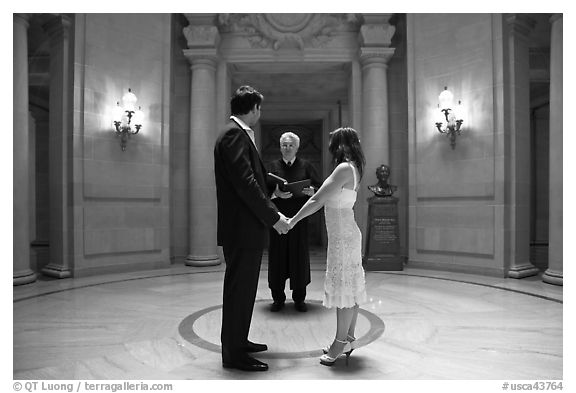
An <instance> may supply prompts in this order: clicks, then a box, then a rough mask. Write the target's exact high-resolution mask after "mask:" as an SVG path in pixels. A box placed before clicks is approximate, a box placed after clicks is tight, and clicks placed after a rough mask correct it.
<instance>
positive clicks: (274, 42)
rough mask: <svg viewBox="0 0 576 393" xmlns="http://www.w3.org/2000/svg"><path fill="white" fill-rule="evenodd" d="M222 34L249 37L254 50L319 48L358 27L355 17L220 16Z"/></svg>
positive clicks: (352, 15)
mask: <svg viewBox="0 0 576 393" xmlns="http://www.w3.org/2000/svg"><path fill="white" fill-rule="evenodd" d="M218 22H219V27H220V30H221V31H222V32H231V33H236V34H242V35H245V36H246V37H247V39H248V41H249V42H250V45H251V46H252V47H253V48H272V49H274V50H278V49H280V48H283V47H288V48H290V47H295V48H298V49H300V50H302V49H304V48H305V47H313V48H318V47H322V46H324V45H325V44H326V43H327V42H329V41H330V40H331V39H332V36H333V34H334V33H336V32H338V31H346V29H348V30H350V29H351V28H354V27H355V26H356V25H358V23H359V19H358V18H357V17H356V15H355V14H219V16H218ZM356 30H357V27H356Z"/></svg>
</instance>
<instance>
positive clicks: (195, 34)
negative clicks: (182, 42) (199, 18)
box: [182, 25, 220, 49]
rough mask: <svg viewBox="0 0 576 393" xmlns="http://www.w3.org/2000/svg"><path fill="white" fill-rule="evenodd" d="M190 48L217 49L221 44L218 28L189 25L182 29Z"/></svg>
mask: <svg viewBox="0 0 576 393" xmlns="http://www.w3.org/2000/svg"><path fill="white" fill-rule="evenodd" d="M182 32H183V33H184V37H186V41H187V42H188V48H191V49H192V48H217V47H218V44H219V43H220V33H219V32H218V27H216V26H214V25H199V26H197V25H188V26H186V27H185V28H184V29H182Z"/></svg>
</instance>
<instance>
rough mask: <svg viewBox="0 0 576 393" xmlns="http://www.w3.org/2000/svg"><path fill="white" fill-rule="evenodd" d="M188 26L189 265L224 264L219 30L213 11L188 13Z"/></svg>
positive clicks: (187, 260)
mask: <svg viewBox="0 0 576 393" xmlns="http://www.w3.org/2000/svg"><path fill="white" fill-rule="evenodd" d="M187 18H188V20H189V21H190V25H189V26H187V27H186V28H184V35H185V36H186V39H187V40H188V48H189V49H186V50H184V55H185V56H186V58H187V59H188V61H189V62H190V64H191V70H192V80H191V86H190V94H191V98H190V153H189V154H190V170H189V176H190V180H189V184H190V194H189V198H190V204H189V212H190V213H189V214H190V217H189V226H190V231H189V233H190V240H189V255H188V257H187V258H186V265H189V266H211V265H218V264H220V258H219V256H218V253H217V244H216V243H217V241H216V223H217V206H216V184H215V181H214V153H213V152H214V142H215V140H216V136H217V133H218V132H217V125H216V124H217V123H216V107H217V104H216V69H217V68H218V56H217V46H218V43H219V33H218V29H217V27H216V26H213V25H211V22H212V20H213V19H214V18H212V17H210V16H209V15H206V14H204V15H198V16H195V15H187Z"/></svg>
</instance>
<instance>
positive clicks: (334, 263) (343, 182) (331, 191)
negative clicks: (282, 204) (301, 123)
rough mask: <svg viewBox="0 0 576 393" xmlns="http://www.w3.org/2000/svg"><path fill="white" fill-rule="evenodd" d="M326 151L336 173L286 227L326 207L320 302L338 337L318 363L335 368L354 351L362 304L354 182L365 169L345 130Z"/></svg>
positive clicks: (336, 133)
mask: <svg viewBox="0 0 576 393" xmlns="http://www.w3.org/2000/svg"><path fill="white" fill-rule="evenodd" d="M328 150H329V151H330V153H331V154H332V163H333V164H334V166H335V168H334V170H333V172H332V173H331V174H330V176H328V178H327V179H326V180H325V181H324V183H323V184H322V186H321V187H320V188H319V189H318V191H317V192H316V193H315V194H314V195H313V196H312V197H311V198H310V199H309V200H308V202H306V204H305V205H304V206H302V208H301V209H300V211H299V212H298V213H296V215H295V216H294V217H292V218H291V219H290V220H289V224H290V228H292V227H293V226H294V225H296V224H297V223H298V221H300V220H302V219H303V218H305V217H307V216H309V215H311V214H313V213H315V212H316V211H318V210H320V209H321V208H322V207H324V213H325V216H326V229H327V232H328V250H327V260H326V276H325V280H324V300H323V302H322V304H323V305H324V306H325V307H327V308H334V307H335V308H336V337H335V339H334V341H333V342H332V344H331V345H330V346H329V347H327V348H325V349H324V355H323V356H322V357H321V358H320V363H322V364H323V365H326V366H331V365H333V364H334V362H335V361H336V359H338V357H339V356H340V355H342V354H345V355H346V363H347V362H348V357H349V356H350V354H351V353H352V350H353V349H354V346H355V345H354V344H355V343H354V340H355V337H354V329H355V328H356V319H357V318H358V305H359V304H361V303H362V302H364V301H365V300H366V285H365V280H364V269H363V268H362V250H361V246H362V235H361V233H360V229H359V228H358V225H357V224H356V220H355V219H354V211H353V210H352V208H353V207H354V203H355V202H356V196H357V190H358V183H359V182H360V179H361V178H362V173H363V170H364V166H365V159H364V154H363V152H362V147H361V146H360V140H359V138H358V133H357V132H356V130H354V129H353V128H349V127H344V128H338V129H337V130H335V131H333V132H331V133H330V145H329V147H328Z"/></svg>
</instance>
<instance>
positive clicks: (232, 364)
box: [222, 355, 268, 371]
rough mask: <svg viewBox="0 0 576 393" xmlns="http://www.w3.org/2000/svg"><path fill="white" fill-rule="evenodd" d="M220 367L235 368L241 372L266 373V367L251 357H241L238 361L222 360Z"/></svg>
mask: <svg viewBox="0 0 576 393" xmlns="http://www.w3.org/2000/svg"><path fill="white" fill-rule="evenodd" d="M222 367H224V368H235V369H237V370H242V371H267V370H268V365H267V364H266V363H264V362H261V361H260V360H258V359H254V358H253V357H251V356H248V355H246V356H243V357H242V358H240V359H235V360H230V361H224V360H222Z"/></svg>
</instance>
